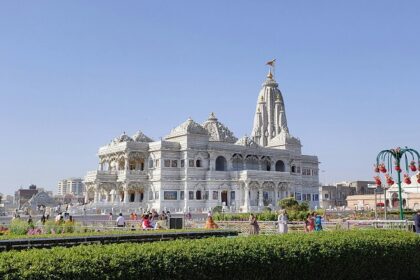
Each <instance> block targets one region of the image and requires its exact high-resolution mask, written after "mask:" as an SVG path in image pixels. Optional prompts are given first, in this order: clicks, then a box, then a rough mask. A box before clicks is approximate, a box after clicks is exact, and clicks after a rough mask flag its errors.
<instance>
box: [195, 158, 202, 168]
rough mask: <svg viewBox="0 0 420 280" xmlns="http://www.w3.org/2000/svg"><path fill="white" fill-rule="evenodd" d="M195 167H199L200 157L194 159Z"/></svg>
mask: <svg viewBox="0 0 420 280" xmlns="http://www.w3.org/2000/svg"><path fill="white" fill-rule="evenodd" d="M195 167H201V159H197V160H196V161H195Z"/></svg>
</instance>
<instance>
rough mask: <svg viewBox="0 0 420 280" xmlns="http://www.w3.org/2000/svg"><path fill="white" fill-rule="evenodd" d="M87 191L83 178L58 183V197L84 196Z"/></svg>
mask: <svg viewBox="0 0 420 280" xmlns="http://www.w3.org/2000/svg"><path fill="white" fill-rule="evenodd" d="M84 191H85V185H84V184H83V179H82V178H69V179H64V180H61V181H59V182H58V195H62V196H65V195H66V194H71V195H74V196H82V195H83V193H84Z"/></svg>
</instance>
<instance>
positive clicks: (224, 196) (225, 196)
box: [221, 191, 228, 206]
mask: <svg viewBox="0 0 420 280" xmlns="http://www.w3.org/2000/svg"><path fill="white" fill-rule="evenodd" d="M221 196H222V205H223V206H228V192H227V191H222V194H221Z"/></svg>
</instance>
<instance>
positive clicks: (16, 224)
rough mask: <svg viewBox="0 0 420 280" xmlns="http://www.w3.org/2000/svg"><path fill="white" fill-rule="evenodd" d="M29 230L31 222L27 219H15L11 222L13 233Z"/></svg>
mask: <svg viewBox="0 0 420 280" xmlns="http://www.w3.org/2000/svg"><path fill="white" fill-rule="evenodd" d="M28 230H29V224H28V222H27V221H23V220H21V219H14V220H12V222H11V223H10V232H11V233H12V234H17V235H22V234H26V233H27V232H28Z"/></svg>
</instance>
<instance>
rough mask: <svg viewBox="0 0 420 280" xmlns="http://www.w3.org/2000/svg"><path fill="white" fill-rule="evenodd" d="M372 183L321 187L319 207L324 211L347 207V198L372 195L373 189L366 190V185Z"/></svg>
mask: <svg viewBox="0 0 420 280" xmlns="http://www.w3.org/2000/svg"><path fill="white" fill-rule="evenodd" d="M374 183H375V182H373V181H352V182H340V183H337V184H335V185H330V186H321V187H320V188H319V205H320V207H322V208H324V209H332V208H336V207H344V206H347V197H348V196H351V195H366V194H373V193H374V189H371V188H368V185H371V184H374Z"/></svg>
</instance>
